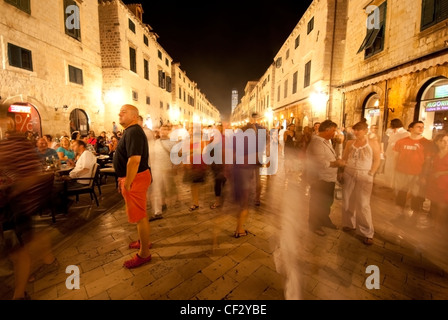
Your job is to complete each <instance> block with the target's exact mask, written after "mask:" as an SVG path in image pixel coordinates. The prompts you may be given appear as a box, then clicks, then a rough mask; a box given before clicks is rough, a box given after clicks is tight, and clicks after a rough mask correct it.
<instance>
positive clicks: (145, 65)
mask: <svg viewBox="0 0 448 320" xmlns="http://www.w3.org/2000/svg"><path fill="white" fill-rule="evenodd" d="M143 65H144V69H145V70H144V73H145V75H144V76H145V79H146V80H149V61H148V60H146V59H143Z"/></svg>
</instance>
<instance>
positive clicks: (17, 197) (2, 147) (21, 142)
mask: <svg viewBox="0 0 448 320" xmlns="http://www.w3.org/2000/svg"><path fill="white" fill-rule="evenodd" d="M42 140H43V139H42ZM43 141H44V142H45V145H46V141H45V140H43ZM53 151H54V150H53ZM0 181H1V183H0V191H1V192H0V193H1V198H0V223H1V228H0V230H2V233H3V232H5V231H7V230H11V231H12V232H13V234H14V235H15V236H16V237H17V239H18V240H19V244H18V245H16V246H12V247H8V246H6V251H7V252H6V253H7V254H8V255H9V257H10V259H11V260H12V262H13V265H14V285H15V287H14V294H13V299H17V300H24V299H29V298H30V297H29V295H28V294H27V293H26V291H25V290H26V285H27V283H28V280H29V278H30V272H31V269H32V266H33V265H32V264H33V263H39V262H41V261H43V263H44V264H48V265H50V264H52V263H53V262H54V261H55V257H54V255H53V253H52V250H51V241H50V238H49V236H48V234H44V233H39V232H36V231H35V230H34V229H33V215H35V214H38V213H39V212H40V210H41V209H42V208H43V207H44V206H45V205H47V204H48V201H49V198H48V197H49V196H50V194H51V193H49V192H48V190H49V189H51V188H52V186H53V181H54V175H53V173H50V174H48V173H44V172H43V166H42V163H41V161H40V159H39V156H38V155H37V153H36V152H35V150H34V148H33V146H32V145H31V144H30V143H29V141H28V140H26V138H25V137H24V136H23V134H22V133H18V134H17V133H14V132H12V133H9V134H8V138H7V139H3V140H1V141H0ZM31 253H33V255H31Z"/></svg>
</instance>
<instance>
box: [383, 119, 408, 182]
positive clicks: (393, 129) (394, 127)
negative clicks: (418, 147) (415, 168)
mask: <svg viewBox="0 0 448 320" xmlns="http://www.w3.org/2000/svg"><path fill="white" fill-rule="evenodd" d="M387 132H388V133H389V135H388V138H387V146H386V151H385V153H384V157H385V163H384V175H385V177H386V179H387V181H388V184H387V186H388V187H389V188H392V189H394V188H395V186H394V183H395V167H396V162H395V161H396V153H395V151H394V147H395V143H397V141H398V140H400V139H403V138H406V137H409V136H410V133H409V132H408V131H407V130H406V129H405V128H403V122H401V120H400V119H393V120H391V121H390V130H389V131H387Z"/></svg>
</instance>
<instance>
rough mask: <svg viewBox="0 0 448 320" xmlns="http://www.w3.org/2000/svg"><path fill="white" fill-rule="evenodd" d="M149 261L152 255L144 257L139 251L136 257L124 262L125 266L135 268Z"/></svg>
mask: <svg viewBox="0 0 448 320" xmlns="http://www.w3.org/2000/svg"><path fill="white" fill-rule="evenodd" d="M149 261H151V255H149V256H148V257H147V258H142V257H140V256H139V255H138V253H137V254H136V255H135V257H134V258H132V259H130V260H127V261H125V262H124V263H123V266H125V267H126V268H128V269H133V268H137V267H140V266H141V265H144V264H145V263H148V262H149Z"/></svg>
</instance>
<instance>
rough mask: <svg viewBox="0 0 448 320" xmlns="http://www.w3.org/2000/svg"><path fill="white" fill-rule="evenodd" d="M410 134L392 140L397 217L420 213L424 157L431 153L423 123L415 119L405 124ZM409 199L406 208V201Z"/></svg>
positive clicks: (424, 181)
mask: <svg viewBox="0 0 448 320" xmlns="http://www.w3.org/2000/svg"><path fill="white" fill-rule="evenodd" d="M409 128H410V136H409V137H406V138H403V139H400V140H398V141H397V142H396V143H394V149H393V151H394V152H395V153H396V160H395V175H394V176H395V194H396V199H395V200H396V201H395V203H396V205H397V206H398V207H399V210H400V212H399V215H400V217H401V218H406V217H412V216H413V215H414V213H421V210H422V209H423V202H424V200H425V197H424V196H425V187H426V175H427V169H428V164H429V162H428V160H429V157H430V156H431V151H432V150H431V149H432V147H431V142H430V141H429V140H428V139H426V138H424V137H423V131H424V129H425V125H424V123H423V122H422V121H415V122H412V123H411V124H410V125H409ZM408 198H411V203H410V207H409V208H408V205H407V200H408Z"/></svg>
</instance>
